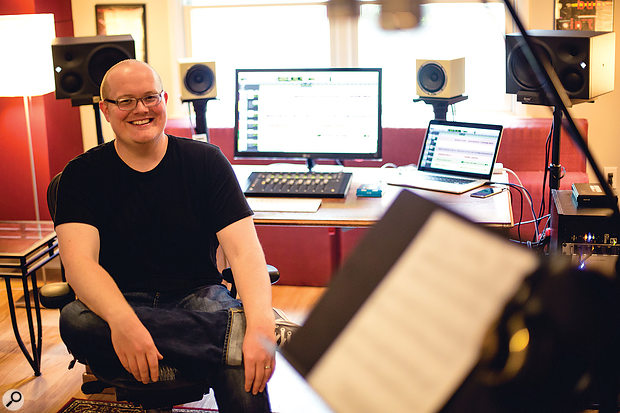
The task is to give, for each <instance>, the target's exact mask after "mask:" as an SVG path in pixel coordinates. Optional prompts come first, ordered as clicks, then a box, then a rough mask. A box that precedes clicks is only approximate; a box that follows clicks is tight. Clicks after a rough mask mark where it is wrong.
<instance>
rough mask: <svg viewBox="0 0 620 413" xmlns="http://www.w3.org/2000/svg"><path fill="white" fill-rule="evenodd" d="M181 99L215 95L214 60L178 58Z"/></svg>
mask: <svg viewBox="0 0 620 413" xmlns="http://www.w3.org/2000/svg"><path fill="white" fill-rule="evenodd" d="M179 72H180V77H181V100H183V101H188V100H198V99H210V98H214V97H216V96H217V85H216V83H215V62H202V61H196V60H191V59H181V60H179Z"/></svg>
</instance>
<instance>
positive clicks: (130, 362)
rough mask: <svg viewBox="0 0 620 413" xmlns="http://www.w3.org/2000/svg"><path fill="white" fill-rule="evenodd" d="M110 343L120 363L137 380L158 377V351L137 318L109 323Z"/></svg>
mask: <svg viewBox="0 0 620 413" xmlns="http://www.w3.org/2000/svg"><path fill="white" fill-rule="evenodd" d="M110 330H111V332H112V335H111V338H112V345H113V346H114V351H116V355H117V356H118V358H119V360H120V361H121V364H122V365H123V367H125V369H126V370H127V371H128V372H130V373H131V374H132V375H133V376H134V377H135V378H136V380H138V381H141V382H142V383H144V384H147V383H150V382H156V381H157V380H158V379H159V360H161V359H163V358H164V357H163V356H162V355H161V354H160V353H159V351H158V350H157V347H155V343H154V342H153V338H152V337H151V334H150V333H149V332H148V330H147V329H146V327H144V325H143V324H142V323H141V322H140V320H138V318H137V317H136V318H135V320H130V321H127V320H125V321H121V322H119V323H116V324H110Z"/></svg>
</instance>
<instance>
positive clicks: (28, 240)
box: [0, 221, 58, 376]
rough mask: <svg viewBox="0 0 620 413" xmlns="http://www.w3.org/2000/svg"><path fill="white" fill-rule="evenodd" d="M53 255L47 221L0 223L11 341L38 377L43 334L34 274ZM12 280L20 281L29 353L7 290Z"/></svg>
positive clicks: (52, 234) (53, 240) (54, 249)
mask: <svg viewBox="0 0 620 413" xmlns="http://www.w3.org/2000/svg"><path fill="white" fill-rule="evenodd" d="M57 255H58V240H57V239H56V233H55V232H54V225H53V224H52V222H51V221H38V222H37V221H0V276H2V278H4V281H5V284H6V295H7V299H8V303H9V311H10V313H11V323H12V325H13V332H14V333H15V339H16V340H17V344H18V345H19V347H20V348H21V350H22V352H23V353H24V356H26V359H27V360H28V363H30V366H31V367H32V369H33V370H34V375H35V376H40V375H41V337H42V335H43V334H42V326H41V305H40V303H39V293H38V288H37V277H36V271H37V270H38V269H39V268H41V267H42V266H44V265H45V264H46V263H48V262H49V261H50V260H52V259H53V258H54V257H56V256H57ZM12 278H19V279H21V280H22V284H23V288H24V301H25V306H26V317H27V319H28V330H29V333H30V345H31V348H32V352H29V351H28V349H27V348H26V345H25V344H24V342H23V340H22V338H21V335H20V333H19V329H18V327H17V316H16V313H15V301H14V300H13V291H12V289H11V279H12ZM28 278H30V279H31V282H32V295H33V297H32V298H33V301H34V315H35V317H36V322H37V331H36V337H35V327H34V320H33V314H32V313H33V308H32V305H31V303H30V291H29V287H28Z"/></svg>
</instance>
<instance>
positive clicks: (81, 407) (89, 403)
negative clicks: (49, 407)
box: [58, 399, 217, 413]
mask: <svg viewBox="0 0 620 413" xmlns="http://www.w3.org/2000/svg"><path fill="white" fill-rule="evenodd" d="M172 411H173V412H174V413H203V412H217V410H213V409H201V408H197V407H175V408H174V409H173V410H172ZM87 412H88V413H144V409H142V408H141V407H139V406H138V407H136V406H134V405H133V404H131V403H127V402H109V401H99V400H84V399H71V400H69V401H68V402H67V404H65V405H64V407H63V408H62V409H60V410H58V413H87Z"/></svg>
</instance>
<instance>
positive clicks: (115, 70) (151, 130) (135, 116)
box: [99, 60, 168, 147]
mask: <svg viewBox="0 0 620 413" xmlns="http://www.w3.org/2000/svg"><path fill="white" fill-rule="evenodd" d="M162 90H163V87H162V84H161V80H160V79H159V76H158V75H157V74H156V73H155V71H154V70H153V69H152V68H151V67H150V66H148V65H147V64H145V63H143V62H139V61H135V60H127V61H123V62H121V63H119V64H117V65H115V66H113V67H112V68H111V69H110V70H109V71H108V73H107V74H106V76H105V78H104V80H103V83H102V87H101V93H102V96H101V98H102V101H101V102H100V103H99V107H100V108H101V111H102V112H103V115H104V116H105V118H106V120H107V121H108V122H110V126H111V127H112V130H113V131H114V135H115V136H116V139H117V143H118V144H121V145H124V146H127V147H135V146H136V145H138V146H140V145H145V144H146V145H148V144H153V143H156V142H157V141H159V140H160V139H161V138H162V137H163V133H164V127H165V126H166V121H167V116H166V103H167V101H168V94H167V93H165V92H164V93H163V95H162V100H161V102H160V103H159V104H157V105H155V106H151V107H146V106H144V104H143V103H142V102H141V101H138V104H137V105H136V107H135V108H134V109H133V110H120V109H119V108H118V106H117V105H116V104H114V103H110V102H105V101H103V99H111V100H119V99H122V98H142V97H144V96H148V95H155V94H157V93H159V92H161V91H162Z"/></svg>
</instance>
